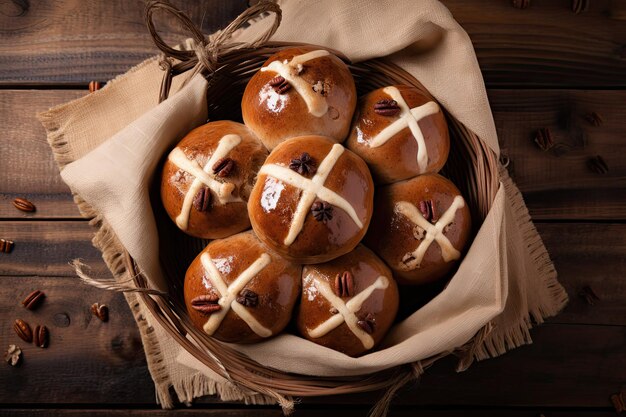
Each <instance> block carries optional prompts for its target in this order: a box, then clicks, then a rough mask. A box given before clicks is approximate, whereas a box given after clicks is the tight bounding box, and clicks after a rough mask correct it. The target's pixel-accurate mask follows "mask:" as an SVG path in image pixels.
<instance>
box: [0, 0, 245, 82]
mask: <svg viewBox="0 0 626 417" xmlns="http://www.w3.org/2000/svg"><path fill="white" fill-rule="evenodd" d="M14 3H15V4H17V2H2V3H1V4H0V27H2V28H3V30H2V31H1V32H0V37H1V38H2V40H3V41H2V42H0V83H2V84H7V83H18V84H33V83H48V84H49V83H55V84H59V83H69V84H84V85H87V84H88V83H89V81H91V80H100V81H105V80H109V79H111V78H114V77H115V76H117V75H119V74H121V73H123V72H125V71H127V70H128V69H129V68H131V67H133V66H134V65H136V64H138V63H139V62H141V61H143V60H144V59H146V58H148V57H150V56H153V55H156V54H157V53H158V50H157V48H156V47H155V46H154V44H153V42H152V38H151V37H150V34H149V33H148V30H147V29H146V26H145V24H144V4H145V3H144V2H141V1H132V2H128V1H123V0H114V1H107V2H102V1H98V0H89V1H80V2H78V1H75V0H63V1H54V2H31V6H30V8H29V9H28V10H27V11H26V12H24V13H21V10H20V8H19V7H17V6H16V5H15V4H14ZM246 4H247V2H246V0H236V1H227V2H224V1H217V0H212V1H204V2H193V1H185V2H179V3H178V6H179V7H181V8H182V9H183V10H185V11H186V12H187V14H188V15H189V17H190V18H191V19H192V20H193V21H194V22H195V24H196V25H201V27H202V29H203V30H204V31H205V32H207V33H211V32H213V31H215V30H218V29H221V28H222V27H224V26H225V25H226V24H228V23H229V22H230V21H232V20H233V19H234V18H235V17H236V16H237V15H238V14H239V13H240V12H241V11H243V10H244V9H245V7H246ZM156 22H157V25H158V26H157V27H158V28H159V33H160V34H161V36H162V37H163V39H164V40H165V41H166V42H168V43H169V44H170V45H176V44H178V43H180V42H182V41H184V40H185V39H186V38H188V37H189V34H188V32H186V31H184V30H183V29H182V26H181V25H180V24H179V23H178V22H177V21H175V20H174V19H172V18H171V17H169V16H168V15H164V14H159V15H158V16H156Z"/></svg>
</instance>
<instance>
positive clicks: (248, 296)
mask: <svg viewBox="0 0 626 417" xmlns="http://www.w3.org/2000/svg"><path fill="white" fill-rule="evenodd" d="M237 302H238V303H239V304H241V305H243V306H246V307H256V306H257V305H258V304H259V295H258V294H257V293H255V292H254V291H252V290H249V289H247V288H245V289H243V290H242V291H241V292H240V293H239V295H238V296H237Z"/></svg>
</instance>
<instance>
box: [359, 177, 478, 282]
mask: <svg viewBox="0 0 626 417" xmlns="http://www.w3.org/2000/svg"><path fill="white" fill-rule="evenodd" d="M375 206H376V212H375V214H374V218H373V219H372V225H371V227H370V229H369V231H368V234H367V236H366V238H365V242H366V244H367V245H368V246H369V247H370V248H372V250H374V251H375V252H376V253H377V254H378V255H379V256H380V257H381V258H383V260H384V261H385V262H387V265H389V266H390V267H391V269H392V270H393V272H394V276H395V278H396V280H397V281H398V283H400V284H425V283H430V282H434V281H437V280H439V279H442V278H444V277H445V276H446V275H447V274H448V273H449V272H450V271H451V270H452V268H453V267H455V266H456V265H457V263H458V262H459V261H460V259H461V256H462V253H463V251H464V250H465V247H466V245H467V243H468V241H469V238H470V234H471V219H470V212H469V208H468V207H467V204H466V203H465V200H464V199H463V197H462V196H461V193H460V192H459V190H458V189H457V188H456V187H455V185H454V184H452V182H450V181H449V180H447V179H446V178H444V177H442V176H440V175H438V174H427V175H420V176H418V177H415V178H413V179H411V180H408V181H403V182H398V183H395V184H391V185H389V186H387V187H384V188H379V189H378V190H377V194H376V201H375Z"/></svg>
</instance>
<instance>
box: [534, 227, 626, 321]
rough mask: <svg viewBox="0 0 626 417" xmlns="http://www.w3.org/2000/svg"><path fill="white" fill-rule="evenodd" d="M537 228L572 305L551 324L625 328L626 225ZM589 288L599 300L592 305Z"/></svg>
mask: <svg viewBox="0 0 626 417" xmlns="http://www.w3.org/2000/svg"><path fill="white" fill-rule="evenodd" d="M537 228H538V230H539V233H540V235H541V238H542V239H543V241H544V243H545V245H546V247H547V248H548V252H549V253H550V256H551V258H552V260H553V261H554V264H555V266H556V270H557V272H558V274H559V281H560V282H561V284H563V286H564V287H565V289H566V290H567V293H568V294H569V297H570V301H569V304H568V305H567V307H566V308H565V310H564V311H563V313H562V314H560V315H558V316H556V317H554V318H553V319H550V322H551V323H569V324H574V323H577V324H582V323H584V324H603V325H621V326H625V325H626V303H625V302H624V300H625V299H626V281H625V280H624V279H623V276H624V271H626V225H624V224H619V225H616V224H598V223H596V224H592V223H577V224H568V223H558V224H550V223H542V224H538V225H537ZM585 286H589V287H591V288H592V290H593V291H594V292H595V293H596V294H597V296H598V297H599V298H600V300H597V301H596V302H595V303H594V304H593V305H589V304H588V303H587V301H585V299H584V298H583V297H581V296H580V292H581V290H582V289H583V287H585Z"/></svg>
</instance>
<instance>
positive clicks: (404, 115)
mask: <svg viewBox="0 0 626 417" xmlns="http://www.w3.org/2000/svg"><path fill="white" fill-rule="evenodd" d="M383 92H385V93H386V94H387V95H389V96H390V97H391V98H392V100H395V101H396V103H398V106H399V107H400V116H399V118H398V120H396V121H395V122H393V123H392V124H390V125H389V126H387V127H386V128H384V129H383V130H381V131H380V132H379V133H378V135H376V136H375V137H374V138H373V139H372V140H371V141H370V143H369V146H370V147H372V148H378V147H379V146H382V145H384V144H385V143H386V142H387V141H388V140H389V139H391V138H392V137H393V136H394V135H396V134H397V133H399V132H400V131H401V130H402V129H404V128H406V127H408V128H409V129H411V133H412V134H413V136H414V137H415V140H416V141H417V166H418V167H419V169H420V173H424V171H426V167H427V166H428V153H427V151H426V142H425V141H424V134H423V133H422V129H420V127H419V124H418V123H417V122H419V121H420V120H421V119H423V118H424V117H427V116H431V115H433V114H436V113H437V112H439V105H438V104H437V103H435V102H434V101H429V102H428V103H426V104H423V105H421V106H419V107H415V108H412V109H410V108H409V105H408V104H407V103H406V101H404V98H403V97H402V94H400V91H399V90H398V89H397V88H396V87H385V89H384V90H383Z"/></svg>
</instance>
